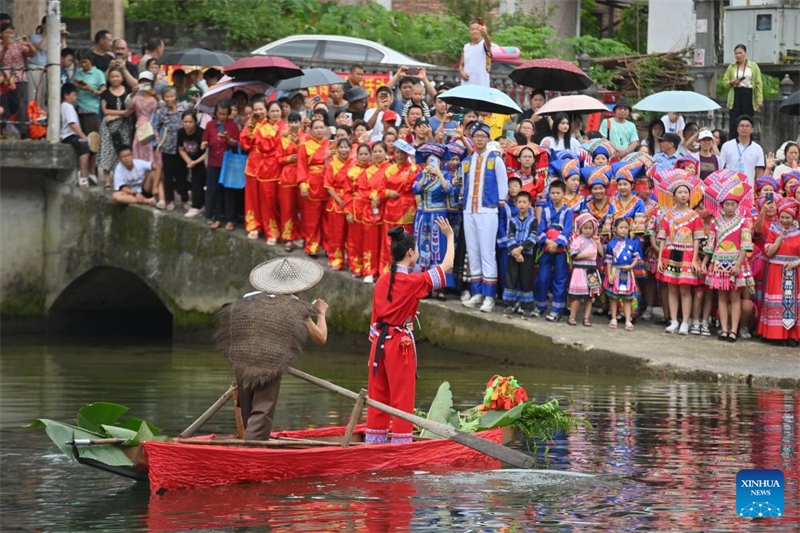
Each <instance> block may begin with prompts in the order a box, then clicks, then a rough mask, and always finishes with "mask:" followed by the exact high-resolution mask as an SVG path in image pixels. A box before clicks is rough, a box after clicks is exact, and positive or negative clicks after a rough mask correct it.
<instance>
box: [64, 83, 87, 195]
mask: <svg viewBox="0 0 800 533" xmlns="http://www.w3.org/2000/svg"><path fill="white" fill-rule="evenodd" d="M77 100H78V92H77V90H76V89H75V86H74V85H72V84H71V83H69V82H67V83H65V84H64V85H62V86H61V142H62V143H64V144H69V145H70V146H72V148H74V149H75V155H76V156H77V157H78V166H79V176H78V185H79V186H81V187H88V186H89V139H87V137H86V134H84V133H83V130H81V123H80V120H79V119H78V112H77V111H75V102H76V101H77Z"/></svg>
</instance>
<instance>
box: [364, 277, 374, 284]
mask: <svg viewBox="0 0 800 533" xmlns="http://www.w3.org/2000/svg"><path fill="white" fill-rule="evenodd" d="M364 283H375V276H364Z"/></svg>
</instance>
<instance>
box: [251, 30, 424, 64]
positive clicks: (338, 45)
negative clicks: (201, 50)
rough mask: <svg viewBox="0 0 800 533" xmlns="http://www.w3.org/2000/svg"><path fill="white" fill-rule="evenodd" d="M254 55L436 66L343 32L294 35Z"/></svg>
mask: <svg viewBox="0 0 800 533" xmlns="http://www.w3.org/2000/svg"><path fill="white" fill-rule="evenodd" d="M252 53H253V54H254V55H275V56H281V57H286V58H297V59H307V60H308V59H316V60H328V61H345V62H348V63H383V64H385V65H400V66H402V65H407V66H410V67H433V66H435V65H431V64H430V63H423V62H421V61H417V60H416V59H414V58H411V57H409V56H407V55H405V54H401V53H400V52H398V51H397V50H392V49H391V48H389V47H387V46H383V45H382V44H379V43H376V42H374V41H368V40H366V39H358V38H356V37H344V36H341V35H292V36H291V37H284V38H283V39H278V40H277V41H273V42H271V43H269V44H267V45H264V46H262V47H261V48H257V49H256V50H253V52H252Z"/></svg>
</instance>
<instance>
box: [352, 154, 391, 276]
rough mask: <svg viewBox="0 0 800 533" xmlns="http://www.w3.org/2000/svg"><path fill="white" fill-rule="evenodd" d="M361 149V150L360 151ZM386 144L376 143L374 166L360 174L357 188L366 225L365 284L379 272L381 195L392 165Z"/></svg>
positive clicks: (362, 221)
mask: <svg viewBox="0 0 800 533" xmlns="http://www.w3.org/2000/svg"><path fill="white" fill-rule="evenodd" d="M359 151H360V150H359ZM388 156H389V148H388V147H387V146H386V143H383V142H376V143H375V144H374V145H373V146H372V165H370V166H369V168H367V171H366V172H364V173H362V174H361V175H359V177H358V182H357V184H356V188H357V189H358V194H359V196H360V197H361V202H359V204H360V205H361V210H360V215H361V223H362V225H363V228H362V229H363V233H362V237H363V239H362V251H363V255H362V258H361V272H362V274H363V275H364V283H374V282H375V277H376V276H377V275H378V264H379V261H380V254H381V243H382V242H383V241H382V237H383V236H382V233H383V231H382V230H383V216H382V210H381V201H380V196H381V194H382V191H383V175H384V173H385V172H386V170H387V169H388V168H389V167H390V166H391V165H392V162H391V161H389V159H388Z"/></svg>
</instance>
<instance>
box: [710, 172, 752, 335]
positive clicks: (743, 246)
mask: <svg viewBox="0 0 800 533" xmlns="http://www.w3.org/2000/svg"><path fill="white" fill-rule="evenodd" d="M745 178H746V176H745ZM704 182H705V184H706V190H705V194H706V198H707V199H708V200H710V201H709V202H707V203H714V204H716V205H715V206H713V207H712V213H713V212H714V211H716V214H715V216H714V218H713V221H712V222H711V228H710V231H709V234H708V239H707V241H706V245H705V247H704V251H705V253H706V256H705V258H704V259H703V270H704V271H706V276H705V277H706V280H705V281H706V285H708V287H709V288H711V289H716V290H717V291H718V293H717V294H718V299H717V307H718V311H719V322H720V333H719V336H718V337H717V338H718V339H719V340H722V341H728V342H736V340H737V339H738V336H739V320H740V318H741V314H742V303H741V300H740V298H739V296H740V292H741V291H740V289H741V288H742V287H752V286H753V285H754V282H753V275H752V274H751V273H750V265H749V264H748V262H747V253H748V252H751V251H753V242H752V236H751V233H750V221H749V220H748V218H746V217H745V216H743V215H744V214H745V213H747V212H748V211H749V210H750V209H749V206H745V205H742V201H743V200H744V198H745V197H746V196H747V193H748V192H749V191H750V186H749V185H747V183H744V182H742V180H741V177H740V176H739V174H738V173H735V172H733V171H730V170H718V171H716V172H713V173H711V174H710V175H709V176H708V177H707V178H706V179H705V180H704ZM720 207H721V208H722V209H721V210H720V209H719V208H720ZM737 211H738V212H737ZM729 300H730V308H729V307H728V301H729ZM728 316H730V319H731V321H730V329H729V328H728ZM704 318H705V317H704Z"/></svg>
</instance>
